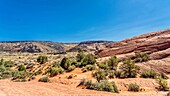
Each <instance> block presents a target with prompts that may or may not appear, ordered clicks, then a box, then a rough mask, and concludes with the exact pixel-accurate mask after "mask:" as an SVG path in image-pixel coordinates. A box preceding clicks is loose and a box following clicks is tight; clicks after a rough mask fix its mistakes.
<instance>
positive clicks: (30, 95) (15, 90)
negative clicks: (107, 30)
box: [0, 69, 170, 96]
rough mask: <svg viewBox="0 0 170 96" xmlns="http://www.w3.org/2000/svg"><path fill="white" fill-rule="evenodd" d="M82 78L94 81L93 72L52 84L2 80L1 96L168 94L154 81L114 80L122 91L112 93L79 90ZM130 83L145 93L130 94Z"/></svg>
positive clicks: (55, 79) (54, 80) (56, 79)
mask: <svg viewBox="0 0 170 96" xmlns="http://www.w3.org/2000/svg"><path fill="white" fill-rule="evenodd" d="M70 74H74V75H77V77H74V78H73V79H67V78H66V76H69V75H70ZM40 77H41V76H39V78H40ZM82 78H86V79H92V77H91V72H86V73H82V72H81V70H80V69H76V70H74V71H72V72H70V73H65V74H63V75H59V76H56V77H53V78H50V80H51V82H50V83H42V82H38V78H37V79H35V80H33V81H30V82H12V81H9V80H0V96H166V94H167V92H162V91H157V90H156V89H155V87H156V86H157V83H156V82H155V80H154V79H144V78H128V79H112V80H113V81H115V83H116V85H117V86H118V89H119V90H121V91H120V93H111V92H104V91H94V90H88V89H81V88H77V87H76V86H77V85H78V84H79V82H80V80H81V79H82ZM168 81H169V80H168ZM130 83H137V84H139V85H140V86H141V88H144V89H145V91H142V92H128V91H127V86H128V84H130ZM169 83H170V82H169Z"/></svg>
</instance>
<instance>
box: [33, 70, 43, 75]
mask: <svg viewBox="0 0 170 96" xmlns="http://www.w3.org/2000/svg"><path fill="white" fill-rule="evenodd" d="M40 74H42V71H41V70H38V71H36V72H35V73H34V75H35V76H37V75H40Z"/></svg>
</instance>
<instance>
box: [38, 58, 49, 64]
mask: <svg viewBox="0 0 170 96" xmlns="http://www.w3.org/2000/svg"><path fill="white" fill-rule="evenodd" d="M37 62H38V63H40V64H44V63H46V62H48V58H47V56H38V58H37Z"/></svg>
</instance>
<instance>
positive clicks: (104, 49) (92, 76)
mask: <svg viewBox="0 0 170 96" xmlns="http://www.w3.org/2000/svg"><path fill="white" fill-rule="evenodd" d="M96 46H97V47H96ZM0 48H1V50H2V51H1V53H0V58H1V61H0V69H1V70H0V79H1V80H0V96H137V95H140V96H169V95H170V93H169V91H168V90H169V86H170V79H169V78H170V30H169V29H167V30H163V31H159V32H151V33H147V34H143V35H140V36H136V37H133V38H129V39H126V40H123V41H120V42H110V41H89V42H83V43H79V44H78V43H74V44H73V43H56V42H43V41H22V42H20V41H15V42H1V43H0Z"/></svg>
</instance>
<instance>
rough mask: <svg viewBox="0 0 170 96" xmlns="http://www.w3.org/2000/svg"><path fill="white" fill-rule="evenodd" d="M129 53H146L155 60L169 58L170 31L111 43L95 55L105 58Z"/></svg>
mask: <svg viewBox="0 0 170 96" xmlns="http://www.w3.org/2000/svg"><path fill="white" fill-rule="evenodd" d="M161 51H162V52H163V53H162V52H161ZM131 52H146V53H148V54H151V56H153V57H154V58H157V59H159V58H162V57H167V56H169V55H170V29H168V30H164V31H159V32H152V33H148V34H143V35H140V36H136V37H133V38H130V39H126V40H123V41H120V42H116V43H111V44H109V45H108V46H107V47H106V48H105V49H102V50H99V51H96V52H95V54H97V55H99V56H100V57H106V56H112V55H119V54H127V53H131ZM164 53H165V54H164ZM156 55H157V56H156Z"/></svg>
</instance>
